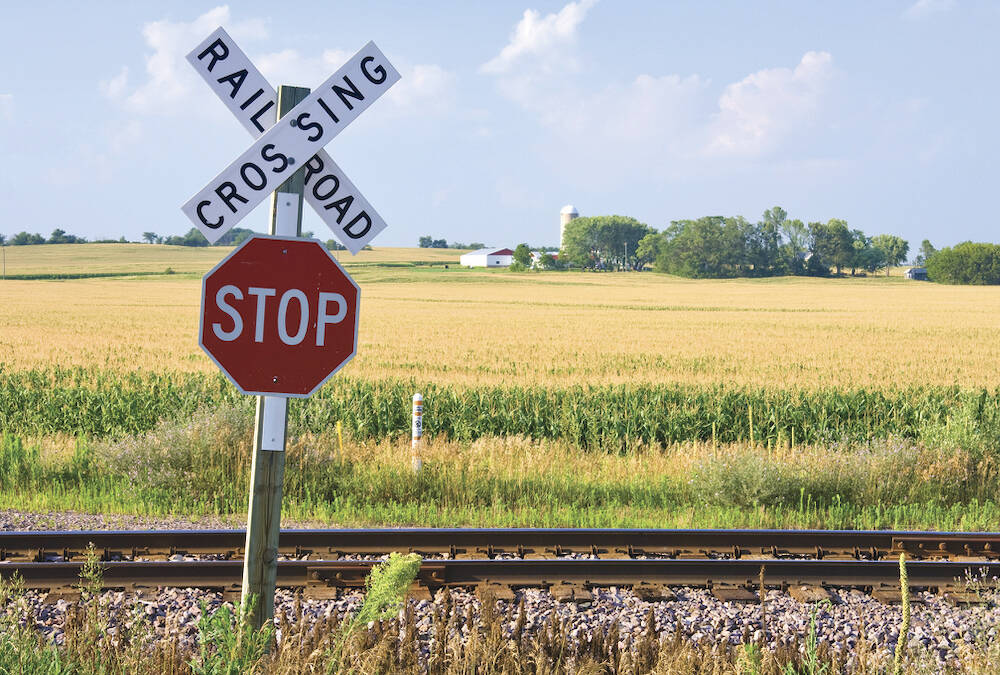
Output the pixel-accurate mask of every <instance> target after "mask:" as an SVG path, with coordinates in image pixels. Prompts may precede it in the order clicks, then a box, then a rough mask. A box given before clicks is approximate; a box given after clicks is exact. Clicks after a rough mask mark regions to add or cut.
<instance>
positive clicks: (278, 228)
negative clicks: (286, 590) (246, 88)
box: [242, 85, 309, 629]
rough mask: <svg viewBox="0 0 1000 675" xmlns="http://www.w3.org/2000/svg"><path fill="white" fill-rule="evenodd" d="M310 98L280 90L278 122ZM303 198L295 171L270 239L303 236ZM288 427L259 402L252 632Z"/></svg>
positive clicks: (272, 536)
mask: <svg viewBox="0 0 1000 675" xmlns="http://www.w3.org/2000/svg"><path fill="white" fill-rule="evenodd" d="M308 95H309V90H308V89H305V88H303V87H289V86H284V85H282V86H280V87H278V113H277V114H278V119H280V118H281V117H282V116H283V115H285V114H286V113H287V112H288V111H289V110H291V109H292V108H294V107H295V106H296V105H297V104H298V103H299V102H300V101H302V100H303V99H304V98H305V97H306V96H308ZM302 164H303V166H304V165H305V161H302ZM302 194H303V172H302V169H299V170H298V171H296V172H295V173H294V174H292V176H291V178H289V179H288V180H287V181H285V182H284V183H282V184H281V185H280V186H278V189H277V190H275V191H274V193H272V195H271V226H270V230H269V232H270V234H272V235H278V236H282V237H298V236H301V235H302ZM287 426H288V398H286V397H284V396H258V397H257V424H256V430H255V432H254V439H253V464H252V466H251V469H250V503H249V506H248V510H247V541H246V550H245V552H244V558H243V588H242V600H243V606H244V607H246V602H247V600H248V598H249V597H250V596H254V597H255V598H256V604H255V605H254V607H253V610H252V611H250V612H249V613H248V614H247V617H246V618H247V620H248V621H249V622H250V625H252V626H253V627H254V628H255V629H256V628H260V627H261V626H263V625H264V624H266V623H267V622H268V621H270V620H271V619H273V618H274V588H275V583H276V581H277V577H278V537H279V535H280V533H281V493H282V486H283V484H284V479H285V434H286V430H287Z"/></svg>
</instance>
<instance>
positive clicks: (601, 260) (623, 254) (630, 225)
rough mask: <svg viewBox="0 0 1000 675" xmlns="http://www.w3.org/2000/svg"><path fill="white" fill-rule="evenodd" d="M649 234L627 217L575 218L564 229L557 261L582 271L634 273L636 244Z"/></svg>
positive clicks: (649, 229) (642, 226) (636, 221)
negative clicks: (626, 271) (626, 270)
mask: <svg viewBox="0 0 1000 675" xmlns="http://www.w3.org/2000/svg"><path fill="white" fill-rule="evenodd" d="M651 232H655V230H653V229H652V228H651V227H649V226H648V225H646V224H645V223H640V222H639V221H638V220H636V219H635V218H629V217H628V216H594V217H584V218H576V219H574V220H571V221H570V222H569V223H568V224H567V225H566V229H565V232H564V235H563V247H562V250H561V251H560V253H559V260H560V261H561V262H563V261H565V262H566V263H572V264H573V265H576V266H579V267H583V268H585V269H599V270H609V269H615V268H619V269H621V268H627V269H638V267H637V265H638V262H637V255H636V251H637V249H638V248H639V241H640V240H641V239H642V238H643V237H645V236H646V235H647V234H650V233H651Z"/></svg>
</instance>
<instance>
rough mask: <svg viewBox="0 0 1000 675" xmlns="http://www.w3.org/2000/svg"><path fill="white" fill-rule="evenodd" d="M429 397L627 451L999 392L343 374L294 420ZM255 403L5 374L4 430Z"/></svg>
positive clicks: (153, 419) (357, 417)
mask: <svg viewBox="0 0 1000 675" xmlns="http://www.w3.org/2000/svg"><path fill="white" fill-rule="evenodd" d="M418 390H420V391H421V392H422V393H423V394H424V397H425V401H426V403H425V406H426V407H425V412H424V415H425V424H426V427H427V429H428V431H429V433H432V434H434V435H436V436H439V437H444V438H450V439H453V440H458V441H471V440H475V439H477V438H481V437H486V436H527V437H531V438H535V439H562V440H564V441H567V442H570V443H573V444H575V445H576V446H578V447H581V448H602V449H615V448H617V449H627V448H628V447H629V446H630V445H633V444H648V445H669V444H673V443H678V442H682V441H712V442H716V443H732V442H743V441H748V442H752V443H760V444H763V445H772V446H785V445H790V444H792V443H793V442H794V443H816V442H821V441H823V442H830V441H863V440H867V439H871V438H888V437H890V436H896V437H903V438H906V437H909V438H915V437H917V436H918V435H919V434H920V433H921V431H922V430H923V429H925V428H926V427H928V426H938V425H949V424H951V423H955V424H956V425H958V424H959V423H961V424H962V425H963V426H962V428H967V429H972V430H973V431H975V432H976V433H979V434H984V435H986V436H989V437H991V438H996V437H997V435H998V430H1000V389H993V390H987V389H977V390H972V389H961V388H958V387H915V388H911V389H899V390H865V389H858V390H854V391H838V390H832V389H823V390H816V391H807V390H787V389H776V388H775V389H761V388H732V387H724V386H714V387H709V388H704V387H694V386H690V385H634V386H629V385H610V386H574V387H566V388H546V387H541V386H480V387H461V386H451V385H443V384H426V383H422V384H421V383H418V382H416V381H415V380H405V379H395V380H362V379H357V378H349V377H338V378H334V379H333V380H332V381H331V382H330V383H329V384H327V385H326V386H325V387H324V388H323V389H321V390H320V391H319V392H318V393H317V394H316V395H314V396H313V397H312V398H309V399H306V400H304V401H294V402H293V404H292V405H291V406H290V411H289V415H290V420H291V423H292V424H293V425H294V426H295V427H296V428H297V429H299V430H301V431H303V432H309V433H322V432H324V431H329V430H332V429H333V428H334V427H335V426H336V424H337V422H338V421H339V422H341V423H342V424H343V427H344V428H345V430H347V431H348V432H349V433H350V435H351V436H352V437H353V438H356V439H382V438H393V437H396V436H399V435H401V434H405V433H408V429H409V425H410V409H409V401H410V399H411V397H412V395H413V393H414V392H415V391H418ZM221 405H227V406H236V407H242V408H245V409H246V411H247V415H248V416H249V415H250V414H251V410H252V405H253V400H252V397H247V396H243V395H241V394H239V393H238V392H237V391H236V389H235V388H234V387H233V386H232V385H231V384H230V383H229V382H228V381H227V380H226V379H225V378H224V377H223V376H222V375H218V374H216V375H203V374H197V373H189V374H181V373H172V374H167V373H152V372H140V371H136V372H131V373H119V372H115V371H105V370H101V369H97V368H91V369H84V368H48V369H32V370H25V371H9V370H0V428H3V429H5V430H7V431H8V432H12V433H18V434H28V435H45V434H53V433H63V434H83V435H86V436H91V437H105V436H120V435H124V434H135V433H141V432H144V431H148V430H150V429H152V428H153V427H154V426H155V425H156V424H157V423H158V422H159V421H161V420H164V419H173V418H177V417H182V416H186V415H190V414H191V413H193V412H194V411H195V410H197V409H199V408H202V407H218V406H221Z"/></svg>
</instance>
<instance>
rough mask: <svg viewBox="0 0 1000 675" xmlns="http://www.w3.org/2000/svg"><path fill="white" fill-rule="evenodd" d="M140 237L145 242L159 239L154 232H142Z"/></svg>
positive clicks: (153, 241) (154, 241) (149, 242)
mask: <svg viewBox="0 0 1000 675" xmlns="http://www.w3.org/2000/svg"><path fill="white" fill-rule="evenodd" d="M142 238H143V240H144V241H145V242H146V243H147V244H155V243H156V242H157V240H158V239H159V237H158V236H157V234H156V232H143V233H142Z"/></svg>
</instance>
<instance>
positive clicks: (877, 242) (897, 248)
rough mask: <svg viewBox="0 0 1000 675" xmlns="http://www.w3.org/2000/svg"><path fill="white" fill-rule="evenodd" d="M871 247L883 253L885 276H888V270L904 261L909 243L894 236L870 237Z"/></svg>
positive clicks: (908, 250)
mask: <svg viewBox="0 0 1000 675" xmlns="http://www.w3.org/2000/svg"><path fill="white" fill-rule="evenodd" d="M872 246H874V247H875V248H877V249H879V250H881V251H883V252H884V253H885V275H886V276H889V269H890V268H891V267H892V266H893V265H899V264H900V263H902V262H903V261H904V260H906V254H907V253H909V252H910V244H909V242H907V241H905V240H904V239H903V238H902V237H898V236H896V235H894V234H877V235H875V236H874V237H872Z"/></svg>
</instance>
